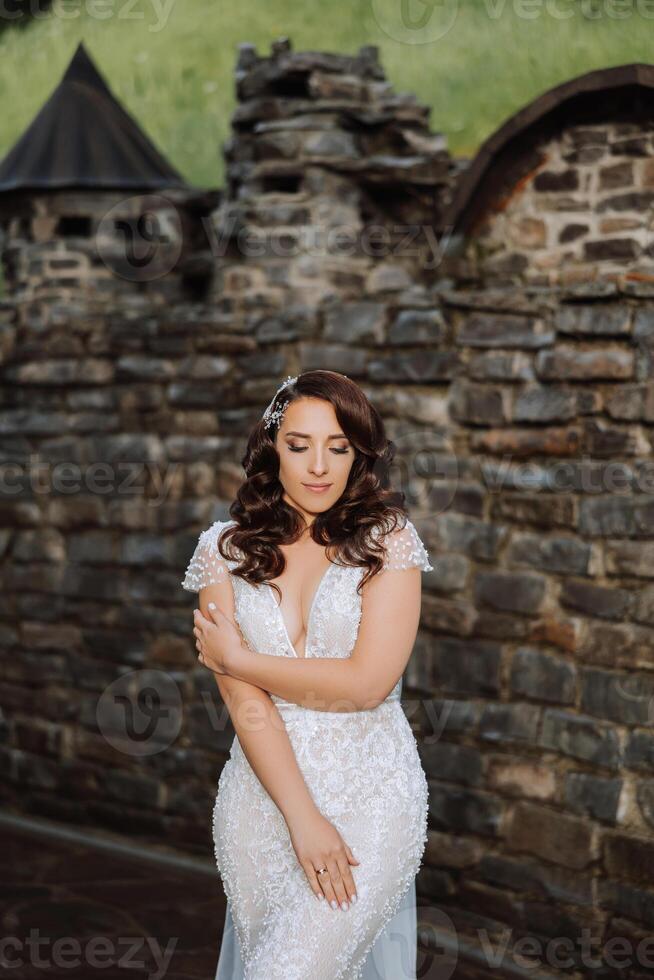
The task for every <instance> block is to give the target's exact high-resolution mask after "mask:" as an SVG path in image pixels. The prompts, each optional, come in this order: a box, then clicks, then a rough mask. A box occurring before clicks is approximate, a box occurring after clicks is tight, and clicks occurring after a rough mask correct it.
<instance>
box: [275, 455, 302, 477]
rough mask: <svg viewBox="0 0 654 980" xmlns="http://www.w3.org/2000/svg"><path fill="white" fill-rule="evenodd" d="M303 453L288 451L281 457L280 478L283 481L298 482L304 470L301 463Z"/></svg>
mask: <svg viewBox="0 0 654 980" xmlns="http://www.w3.org/2000/svg"><path fill="white" fill-rule="evenodd" d="M302 455H303V454H302V453H297V454H293V453H286V454H285V455H284V456H282V457H281V459H280V464H279V478H280V480H281V481H282V482H283V483H297V482H298V481H299V480H300V477H301V474H302V473H303V472H304V471H303V468H302V463H301V460H302Z"/></svg>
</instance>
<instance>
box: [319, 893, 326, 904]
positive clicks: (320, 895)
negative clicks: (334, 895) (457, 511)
mask: <svg viewBox="0 0 654 980" xmlns="http://www.w3.org/2000/svg"><path fill="white" fill-rule="evenodd" d="M318 898H319V899H320V901H321V902H324V901H325V896H324V895H323V893H322V892H320V894H319V895H318Z"/></svg>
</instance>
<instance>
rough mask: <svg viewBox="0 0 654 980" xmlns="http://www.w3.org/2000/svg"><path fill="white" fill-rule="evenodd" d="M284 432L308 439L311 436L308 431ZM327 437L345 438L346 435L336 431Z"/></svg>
mask: <svg viewBox="0 0 654 980" xmlns="http://www.w3.org/2000/svg"><path fill="white" fill-rule="evenodd" d="M284 434H285V435H287V436H299V437H300V438H301V439H310V438H311V436H310V435H309V434H308V432H286V433H284ZM327 438H328V439H347V436H346V435H344V434H343V433H342V432H337V433H336V434H335V435H333V436H327Z"/></svg>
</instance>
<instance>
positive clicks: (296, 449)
mask: <svg viewBox="0 0 654 980" xmlns="http://www.w3.org/2000/svg"><path fill="white" fill-rule="evenodd" d="M288 448H289V449H290V450H291V452H292V453H305V452H306V451H307V449H308V448H309V447H308V446H289V447H288ZM349 451H350V450H349V449H330V452H332V453H337V454H338V455H339V456H342V455H343V454H344V453H349Z"/></svg>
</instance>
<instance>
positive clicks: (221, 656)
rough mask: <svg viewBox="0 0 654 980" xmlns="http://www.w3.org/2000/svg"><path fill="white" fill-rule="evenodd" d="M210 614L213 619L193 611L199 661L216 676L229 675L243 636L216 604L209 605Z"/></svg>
mask: <svg viewBox="0 0 654 980" xmlns="http://www.w3.org/2000/svg"><path fill="white" fill-rule="evenodd" d="M209 614H210V616H211V619H207V617H206V616H204V615H203V614H202V612H201V611H200V610H199V609H194V610H193V622H194V627H193V635H194V636H195V647H196V649H197V651H198V660H199V661H200V663H201V664H204V666H205V667H208V668H209V670H212V671H213V672H214V673H216V674H229V665H230V663H232V662H233V658H234V657H235V656H236V652H237V649H238V650H240V648H241V635H240V633H239V631H238V630H237V629H236V627H235V626H234V624H233V623H232V622H231V620H229V619H228V618H227V616H225V615H224V614H223V613H221V611H220V610H219V609H218V607H217V606H216V604H215V603H214V602H210V603H209Z"/></svg>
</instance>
